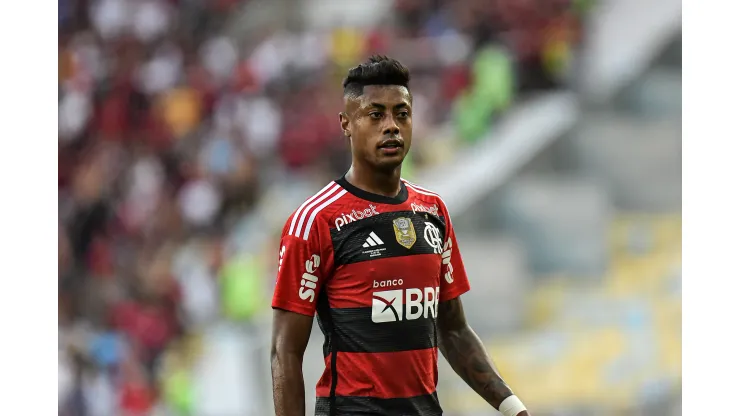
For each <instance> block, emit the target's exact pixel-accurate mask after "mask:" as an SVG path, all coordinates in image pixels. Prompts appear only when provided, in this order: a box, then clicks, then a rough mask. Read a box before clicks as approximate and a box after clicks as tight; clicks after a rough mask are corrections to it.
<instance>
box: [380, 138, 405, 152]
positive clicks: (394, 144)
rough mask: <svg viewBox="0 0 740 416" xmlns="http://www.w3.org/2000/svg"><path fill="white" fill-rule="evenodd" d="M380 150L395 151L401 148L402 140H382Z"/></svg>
mask: <svg viewBox="0 0 740 416" xmlns="http://www.w3.org/2000/svg"><path fill="white" fill-rule="evenodd" d="M378 148H380V149H387V150H397V149H402V148H403V140H400V139H387V140H383V141H382V142H381V143H380V144H379V145H378Z"/></svg>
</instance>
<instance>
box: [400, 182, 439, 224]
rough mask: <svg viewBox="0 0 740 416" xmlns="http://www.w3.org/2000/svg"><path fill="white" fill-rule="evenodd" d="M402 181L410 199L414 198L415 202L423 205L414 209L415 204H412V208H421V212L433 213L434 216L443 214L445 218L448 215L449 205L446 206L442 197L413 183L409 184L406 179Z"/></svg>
mask: <svg viewBox="0 0 740 416" xmlns="http://www.w3.org/2000/svg"><path fill="white" fill-rule="evenodd" d="M401 180H402V181H403V183H404V184H405V185H406V188H407V189H408V192H409V198H411V197H413V200H414V201H419V202H420V203H422V205H421V206H419V207H414V205H415V202H412V203H411V205H412V208H414V209H416V208H419V210H423V211H427V212H432V213H434V214H441V215H443V216H446V215H447V205H446V204H445V202H444V200H443V199H442V196H441V195H439V194H438V193H436V192H434V191H431V190H429V189H427V188H424V187H421V186H419V185H417V184H415V183H413V182H409V181H407V180H406V179H401ZM433 211H438V212H433Z"/></svg>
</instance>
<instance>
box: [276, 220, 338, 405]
mask: <svg viewBox="0 0 740 416" xmlns="http://www.w3.org/2000/svg"><path fill="white" fill-rule="evenodd" d="M293 222H294V221H293V220H292V217H291V219H289V220H288V222H287V223H286V225H285V228H284V229H283V236H282V238H281V241H280V252H279V259H278V275H277V281H276V282H275V293H274V294H273V298H272V308H273V323H272V348H271V366H272V392H273V393H272V395H273V401H274V404H275V414H276V415H277V416H305V414H306V404H305V401H306V400H305V399H306V397H305V389H304V382H303V354H304V353H305V351H306V345H307V344H308V339H309V336H310V335H311V327H312V324H313V317H314V314H315V312H316V303H317V302H318V298H319V293H321V290H322V288H323V284H324V279H325V277H326V276H327V275H328V274H329V273H330V270H331V267H332V266H331V255H329V254H327V253H326V252H325V250H322V244H321V236H320V234H321V232H322V229H320V228H319V226H318V225H317V223H316V222H314V223H313V227H311V228H310V230H309V232H306V231H305V230H301V229H300V227H298V225H302V223H301V222H300V221H295V223H296V224H298V225H296V228H295V229H293V227H292V226H291V224H293Z"/></svg>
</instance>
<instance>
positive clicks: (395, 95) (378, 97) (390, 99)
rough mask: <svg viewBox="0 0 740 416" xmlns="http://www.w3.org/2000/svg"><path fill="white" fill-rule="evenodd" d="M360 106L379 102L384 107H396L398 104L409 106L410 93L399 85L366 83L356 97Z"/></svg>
mask: <svg viewBox="0 0 740 416" xmlns="http://www.w3.org/2000/svg"><path fill="white" fill-rule="evenodd" d="M357 101H358V104H359V105H360V107H368V106H370V105H373V104H381V105H383V106H385V107H396V106H398V105H399V104H406V105H408V106H411V94H409V90H408V89H407V88H406V87H402V86H400V85H368V86H366V87H365V88H364V89H363V91H362V95H361V96H359V97H357Z"/></svg>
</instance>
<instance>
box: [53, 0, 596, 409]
mask: <svg viewBox="0 0 740 416" xmlns="http://www.w3.org/2000/svg"><path fill="white" fill-rule="evenodd" d="M258 3H260V2H259V1H258V0H251V1H238V0H209V1H192V0H59V334H60V342H59V357H60V360H59V408H60V414H62V415H91V416H97V415H101V416H102V415H113V414H125V415H145V414H153V413H152V412H161V413H157V414H193V408H194V406H195V404H194V403H193V401H194V400H197V399H196V398H194V396H193V395H192V394H191V393H190V392H189V387H188V371H189V370H188V369H189V365H190V364H191V363H192V361H193V359H194V358H193V356H194V355H195V354H197V351H198V348H197V345H198V342H197V340H198V334H199V333H200V332H201V331H202V330H203V329H204V328H207V327H208V326H209V325H211V324H212V323H214V322H216V321H223V320H229V321H232V322H238V323H242V324H244V325H248V323H249V322H250V320H251V319H252V318H253V317H254V316H255V315H256V314H260V313H264V312H266V311H268V310H269V308H268V300H267V299H268V298H269V293H270V288H271V284H272V280H273V277H272V276H273V271H274V267H273V266H274V265H273V263H275V261H274V260H275V259H274V257H275V252H274V251H275V250H274V244H273V243H274V238H275V233H279V227H280V226H281V225H282V221H283V220H284V218H282V217H280V218H272V219H270V220H266V219H265V218H264V217H260V216H258V215H257V214H256V213H255V212H256V207H258V206H259V204H260V203H261V202H263V201H265V200H266V199H267V200H268V201H277V202H276V203H280V204H285V205H289V206H290V205H292V202H286V201H289V198H290V196H289V195H288V194H289V193H290V192H293V187H294V186H295V184H296V183H303V184H306V185H305V187H306V188H305V189H311V188H312V187H314V185H316V184H318V183H321V182H325V181H328V180H330V179H332V178H336V177H338V176H340V175H341V174H342V173H343V172H344V170H345V169H346V168H347V167H348V158H347V149H346V144H345V142H344V141H343V140H342V139H341V135H340V134H339V133H340V132H339V129H338V127H337V116H336V114H337V112H338V109H339V108H340V105H341V80H342V77H343V76H344V74H345V73H346V71H347V69H348V68H349V67H350V66H352V65H355V64H357V63H358V62H359V61H362V60H364V59H365V57H366V56H368V55H370V54H373V53H381V54H388V55H391V56H394V57H397V58H399V59H400V60H402V62H404V63H406V64H407V65H409V67H410V68H411V70H412V76H413V84H412V88H413V92H414V100H415V102H414V106H415V126H416V130H417V132H416V135H415V143H416V149H417V150H415V151H414V152H413V158H412V160H411V161H410V162H409V163H408V164H407V166H405V167H404V169H406V171H407V172H406V174H407V175H410V176H413V173H414V170H415V169H419V168H430V167H434V166H435V165H436V164H440V163H444V161H445V160H446V159H447V156H448V155H449V152H454V151H455V149H457V148H459V147H461V146H464V145H465V144H466V143H469V142H474V141H476V140H477V139H479V138H480V137H481V136H482V134H483V133H484V132H485V131H486V130H487V129H488V127H489V126H490V123H491V121H492V120H494V119H495V118H496V117H497V116H499V115H501V114H502V113H504V112H505V111H506V110H507V108H509V106H511V105H512V103H514V102H515V101H516V100H517V99H519V97H521V96H523V95H526V94H528V93H530V92H532V91H536V90H542V89H553V88H565V86H566V84H567V79H566V76H565V75H566V74H567V73H568V71H567V69H568V66H569V65H572V64H573V63H574V61H575V60H574V58H573V55H574V54H575V53H576V51H577V49H578V45H579V42H580V33H581V25H582V18H583V16H584V13H585V10H586V6H587V2H586V1H576V0H573V1H571V0H521V1H517V2H510V1H491V0H469V1H451V0H449V1H448V0H397V1H395V2H394V5H393V9H392V13H391V14H390V18H386V19H383V20H381V22H380V23H378V24H375V25H373V26H369V27H347V26H342V25H337V26H336V27H333V28H331V29H327V30H323V29H322V30H319V29H306V28H304V25H302V23H301V22H288V23H287V24H278V23H276V22H263V25H262V26H261V28H260V30H259V31H257V33H258V34H259V36H257V35H254V34H250V35H249V36H237V35H235V34H234V32H235V31H230V30H228V28H230V27H233V26H234V24H235V23H234V22H235V21H237V22H238V18H237V17H238V16H240V15H241V14H243V13H244V10H245V9H247V8H249V7H251V8H252V9H253V8H254V7H255V6H256V5H258ZM236 32H238V31H236ZM449 122H451V123H449ZM446 124H451V125H452V126H454V128H453V129H452V130H451V131H450V130H445V132H444V133H440V131H439V129H440V126H442V125H446ZM435 137H441V138H440V139H439V140H434V138H435ZM303 190H304V189H301V191H303ZM295 192H296V193H298V192H297V191H295ZM303 195H305V192H304V193H303ZM268 206H269V203H268ZM262 235H264V236H266V237H267V239H266V240H265V239H259V238H256V237H255V236H262ZM265 241H267V242H265Z"/></svg>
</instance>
